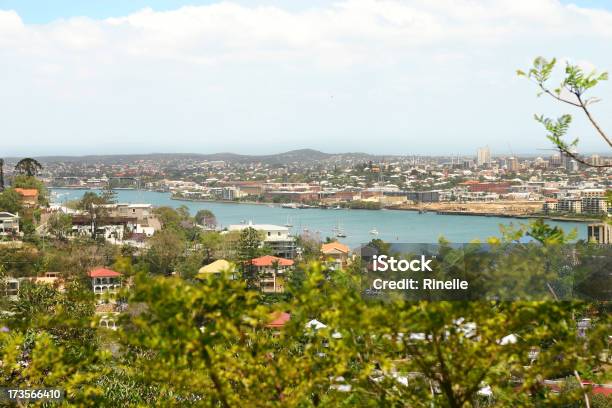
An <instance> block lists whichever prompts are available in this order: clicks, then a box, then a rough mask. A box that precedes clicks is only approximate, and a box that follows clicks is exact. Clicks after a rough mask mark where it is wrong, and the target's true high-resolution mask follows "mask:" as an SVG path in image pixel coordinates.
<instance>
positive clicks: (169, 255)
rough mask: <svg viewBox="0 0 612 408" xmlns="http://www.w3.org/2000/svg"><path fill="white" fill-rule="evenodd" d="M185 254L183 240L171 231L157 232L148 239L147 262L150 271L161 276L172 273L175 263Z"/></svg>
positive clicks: (177, 233)
mask: <svg viewBox="0 0 612 408" xmlns="http://www.w3.org/2000/svg"><path fill="white" fill-rule="evenodd" d="M184 252H185V238H184V237H183V235H182V234H181V233H180V232H178V231H176V230H173V229H164V230H161V231H158V232H156V233H155V235H153V237H151V238H150V239H149V250H148V251H147V261H148V263H149V264H150V265H151V271H152V272H156V273H161V274H169V273H171V272H173V268H174V267H175V266H176V263H177V261H178V260H179V258H180V257H181V256H182V255H183V253H184Z"/></svg>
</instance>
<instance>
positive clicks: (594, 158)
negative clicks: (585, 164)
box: [591, 154, 603, 166]
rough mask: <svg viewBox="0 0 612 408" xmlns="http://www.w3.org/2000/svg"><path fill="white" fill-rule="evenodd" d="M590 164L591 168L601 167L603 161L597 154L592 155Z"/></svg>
mask: <svg viewBox="0 0 612 408" xmlns="http://www.w3.org/2000/svg"><path fill="white" fill-rule="evenodd" d="M591 164H592V165H593V166H601V165H602V164H603V160H601V157H600V156H599V155H598V154H594V155H592V156H591Z"/></svg>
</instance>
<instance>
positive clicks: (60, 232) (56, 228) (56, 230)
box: [47, 212, 72, 239]
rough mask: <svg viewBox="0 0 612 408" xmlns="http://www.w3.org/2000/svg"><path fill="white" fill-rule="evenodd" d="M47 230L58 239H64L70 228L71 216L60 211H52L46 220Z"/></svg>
mask: <svg viewBox="0 0 612 408" xmlns="http://www.w3.org/2000/svg"><path fill="white" fill-rule="evenodd" d="M47 229H48V231H49V232H50V233H51V234H53V235H54V236H56V237H57V238H59V239H65V238H66V236H67V235H68V234H69V233H70V231H71V230H72V217H71V216H70V215H68V214H64V213H62V212H54V213H53V214H51V216H50V217H49V220H48V221H47Z"/></svg>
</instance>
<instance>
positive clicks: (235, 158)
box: [13, 149, 389, 164]
mask: <svg viewBox="0 0 612 408" xmlns="http://www.w3.org/2000/svg"><path fill="white" fill-rule="evenodd" d="M349 157H351V158H360V159H362V160H376V159H378V158H380V156H374V155H369V154H366V153H338V154H332V153H324V152H321V151H318V150H314V149H299V150H291V151H288V152H284V153H276V154H266V155H244V154H236V153H229V152H224V153H212V154H199V153H149V154H117V155H87V156H39V157H35V158H36V160H38V161H40V162H42V163H50V162H92V163H96V162H98V163H99V162H104V163H126V162H135V161H139V160H156V161H160V162H163V161H170V160H176V159H191V160H203V161H204V160H206V161H215V160H222V161H225V162H230V163H251V162H263V163H269V164H289V163H295V162H302V163H304V162H317V161H326V160H335V159H337V160H341V159H343V158H344V159H346V158H349ZM386 157H389V156H386ZM13 160H16V159H13Z"/></svg>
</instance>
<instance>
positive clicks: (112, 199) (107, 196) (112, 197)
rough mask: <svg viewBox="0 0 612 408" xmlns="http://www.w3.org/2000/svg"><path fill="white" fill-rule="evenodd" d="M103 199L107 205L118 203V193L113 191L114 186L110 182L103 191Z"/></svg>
mask: <svg viewBox="0 0 612 408" xmlns="http://www.w3.org/2000/svg"><path fill="white" fill-rule="evenodd" d="M102 199H103V200H104V202H105V203H106V204H116V203H117V193H116V192H115V190H113V186H112V185H111V182H110V181H109V182H108V183H107V184H106V185H105V186H104V189H103V190H102Z"/></svg>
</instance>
